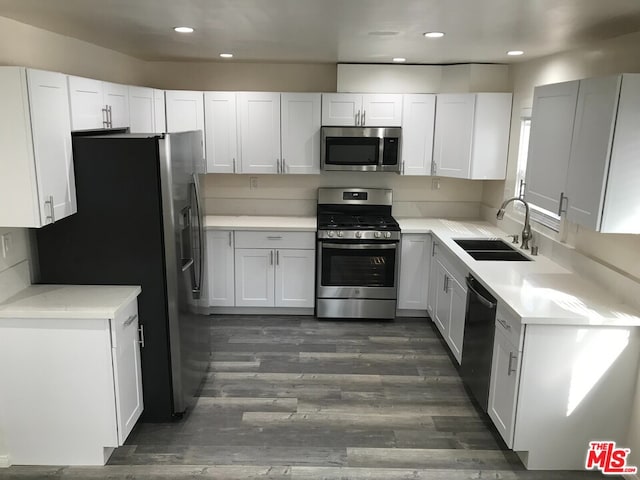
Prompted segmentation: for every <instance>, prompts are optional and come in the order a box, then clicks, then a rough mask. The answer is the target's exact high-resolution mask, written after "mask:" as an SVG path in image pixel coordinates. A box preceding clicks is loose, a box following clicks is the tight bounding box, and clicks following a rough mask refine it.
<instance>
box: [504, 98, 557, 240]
mask: <svg viewBox="0 0 640 480" xmlns="http://www.w3.org/2000/svg"><path fill="white" fill-rule="evenodd" d="M530 134H531V109H530V108H523V109H522V113H521V115H520V143H519V147H518V164H517V167H516V184H515V188H514V196H516V197H520V196H523V195H524V192H525V184H526V177H527V156H528V154H529V135H530ZM529 207H530V212H529V215H530V218H531V221H532V222H536V223H540V224H541V225H544V226H545V227H548V228H550V229H552V230H554V231H556V232H557V231H559V230H560V217H559V216H558V215H556V214H555V213H553V212H550V211H548V210H545V209H544V208H540V207H538V206H537V205H533V204H529ZM515 210H516V211H518V212H520V213H522V214H523V215H524V206H522V205H521V204H520V203H517V204H516V206H515Z"/></svg>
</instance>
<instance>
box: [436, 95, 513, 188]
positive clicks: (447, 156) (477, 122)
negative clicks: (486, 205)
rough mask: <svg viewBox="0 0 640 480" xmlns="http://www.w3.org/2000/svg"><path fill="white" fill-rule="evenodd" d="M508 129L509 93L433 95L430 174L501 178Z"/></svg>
mask: <svg viewBox="0 0 640 480" xmlns="http://www.w3.org/2000/svg"><path fill="white" fill-rule="evenodd" d="M510 126H511V94H510V93H465V94H438V95H436V117H435V132H434V140H433V162H434V163H433V175H438V176H442V177H455V178H468V179H473V180H502V179H504V178H505V175H506V167H507V152H508V147H509V130H510Z"/></svg>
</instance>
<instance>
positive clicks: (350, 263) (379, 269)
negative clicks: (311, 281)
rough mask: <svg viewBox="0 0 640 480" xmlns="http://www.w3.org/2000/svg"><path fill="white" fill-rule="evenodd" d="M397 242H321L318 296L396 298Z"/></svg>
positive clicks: (319, 249)
mask: <svg viewBox="0 0 640 480" xmlns="http://www.w3.org/2000/svg"><path fill="white" fill-rule="evenodd" d="M397 251H398V242H392V243H384V242H379V243H378V242H376V243H347V242H336V241H320V242H318V268H317V271H318V282H317V285H318V298H363V299H367V298H368V299H395V298H396V293H397V277H398V268H397V264H398V256H397Z"/></svg>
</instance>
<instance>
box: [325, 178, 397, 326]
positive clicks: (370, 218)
mask: <svg viewBox="0 0 640 480" xmlns="http://www.w3.org/2000/svg"><path fill="white" fill-rule="evenodd" d="M391 204H392V192H391V190H386V189H364V188H320V189H319V190H318V259H317V261H318V266H317V273H318V278H317V282H316V315H317V316H318V318H394V317H395V312H396V299H397V290H398V288H397V287H398V262H399V258H400V256H399V251H398V249H399V245H400V227H399V225H398V222H396V220H395V219H394V218H393V217H392V216H391Z"/></svg>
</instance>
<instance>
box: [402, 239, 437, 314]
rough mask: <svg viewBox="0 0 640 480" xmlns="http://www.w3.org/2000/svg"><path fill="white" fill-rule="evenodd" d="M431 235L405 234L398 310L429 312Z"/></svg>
mask: <svg viewBox="0 0 640 480" xmlns="http://www.w3.org/2000/svg"><path fill="white" fill-rule="evenodd" d="M430 263H431V235H429V234H403V235H402V240H401V245H400V281H399V284H398V308H401V309H408V310H427V292H428V289H429V287H428V285H429V267H430Z"/></svg>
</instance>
